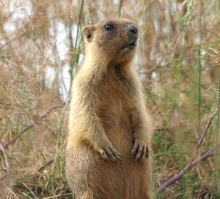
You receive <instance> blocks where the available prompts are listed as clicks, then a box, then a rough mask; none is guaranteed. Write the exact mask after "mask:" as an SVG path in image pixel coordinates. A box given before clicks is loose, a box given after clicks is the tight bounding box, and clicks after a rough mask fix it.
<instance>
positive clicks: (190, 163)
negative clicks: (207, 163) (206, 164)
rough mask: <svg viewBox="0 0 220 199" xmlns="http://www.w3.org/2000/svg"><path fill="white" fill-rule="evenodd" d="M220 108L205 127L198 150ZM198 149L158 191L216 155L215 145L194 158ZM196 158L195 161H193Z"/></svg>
mask: <svg viewBox="0 0 220 199" xmlns="http://www.w3.org/2000/svg"><path fill="white" fill-rule="evenodd" d="M218 110H219V108H217V110H216V111H215V112H214V114H213V115H212V117H211V118H210V119H209V121H208V123H207V125H206V127H205V130H204V132H203V134H202V136H201V137H200V139H199V142H198V146H197V150H198V149H199V148H200V147H201V145H202V143H203V141H204V137H205V135H206V134H207V132H208V129H209V128H210V126H211V124H212V120H213V118H214V116H215V115H216V114H217V112H218ZM197 150H196V151H195V152H194V154H193V156H192V158H191V160H190V162H189V163H188V164H187V165H186V166H185V167H184V169H183V170H182V171H180V172H179V173H178V174H177V175H175V176H174V177H172V178H170V179H168V180H166V181H165V182H164V183H163V184H162V185H161V186H160V187H159V188H158V189H157V192H158V193H160V192H162V191H163V190H164V189H165V188H167V187H168V186H170V185H171V184H173V183H174V182H176V181H177V180H179V179H181V178H182V176H183V174H184V173H185V172H186V171H188V170H189V169H191V168H192V167H194V166H195V165H197V164H199V163H200V162H201V161H203V160H205V159H206V158H208V157H210V156H213V155H214V150H215V147H212V148H211V149H209V151H208V152H206V153H205V154H204V155H202V156H200V157H199V158H198V159H197V160H194V159H195V156H196V153H197ZM193 160H194V161H193Z"/></svg>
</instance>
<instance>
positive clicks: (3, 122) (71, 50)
mask: <svg viewBox="0 0 220 199" xmlns="http://www.w3.org/2000/svg"><path fill="white" fill-rule="evenodd" d="M0 8H1V9H0V149H1V150H0V198H2V199H6V198H10V199H17V198H19V199H20V198H22V199H23V198H44V199H46V198H48V199H49V198H73V197H72V196H71V194H70V191H69V189H68V186H67V182H66V178H65V173H64V165H65V162H64V160H65V158H64V157H65V142H66V140H65V139H66V136H67V131H68V129H67V120H68V111H69V108H68V105H69V103H68V102H69V88H70V85H71V81H72V80H73V78H74V75H75V74H76V72H77V70H78V68H80V64H81V62H82V59H83V41H82V36H81V28H82V27H83V26H84V25H87V24H94V23H96V22H98V21H100V20H103V19H107V18H118V17H122V18H127V19H130V20H132V21H133V22H134V23H136V24H137V26H138V27H139V33H140V34H139V42H138V49H137V56H136V59H135V67H136V70H137V71H138V73H139V74H140V77H141V80H142V81H143V84H144V88H145V92H146V106H147V107H148V109H149V110H150V112H151V114H152V116H153V118H154V126H155V133H154V137H153V147H154V194H155V198H174V199H176V198H185V199H191V198H192V199H194V198H198V199H199V198H201V199H203V198H204V199H209V198H212V199H214V198H216V199H217V198H220V166H219V165H220V156H219V155H220V154H219V151H220V136H219V133H220V130H219V128H220V126H219V122H220V121H219V105H220V94H219V92H220V91H219V88H220V67H219V66H220V1H219V0H209V1H207V0H136V1H135V0H113V1H112V0H105V1H101V0H85V1H83V0H65V1H61V0H0ZM182 174H183V175H182ZM173 177H174V178H173ZM177 179H179V180H177ZM164 182H165V183H166V184H165V185H164V186H162V185H163V183H164ZM168 185H169V186H168Z"/></svg>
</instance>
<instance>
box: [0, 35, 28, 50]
mask: <svg viewBox="0 0 220 199" xmlns="http://www.w3.org/2000/svg"><path fill="white" fill-rule="evenodd" d="M25 34H26V32H24V33H22V34H20V35H18V36H16V37H14V38H13V39H11V40H10V41H8V42H6V43H5V44H4V45H2V46H1V47H0V51H1V50H2V48H4V47H5V46H7V45H9V44H10V43H11V42H13V41H15V40H16V39H18V38H20V37H23V36H24V35H25Z"/></svg>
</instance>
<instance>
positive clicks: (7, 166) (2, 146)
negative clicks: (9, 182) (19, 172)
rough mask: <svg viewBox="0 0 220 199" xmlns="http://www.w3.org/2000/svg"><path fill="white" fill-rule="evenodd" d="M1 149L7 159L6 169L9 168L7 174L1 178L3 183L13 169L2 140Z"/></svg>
mask: <svg viewBox="0 0 220 199" xmlns="http://www.w3.org/2000/svg"><path fill="white" fill-rule="evenodd" d="M0 148H1V150H2V152H3V156H4V159H5V164H6V168H7V172H6V174H5V175H3V176H1V177H0V181H2V180H3V179H4V178H6V177H7V176H8V175H9V174H10V171H11V167H10V164H9V161H8V156H7V154H6V150H5V147H4V145H3V144H2V142H1V140H0Z"/></svg>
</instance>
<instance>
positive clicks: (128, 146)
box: [66, 19, 152, 199]
mask: <svg viewBox="0 0 220 199" xmlns="http://www.w3.org/2000/svg"><path fill="white" fill-rule="evenodd" d="M83 36H84V42H85V59H84V62H83V64H82V67H81V69H80V70H79V72H78V73H77V75H76V77H75V79H74V81H73V85H72V100H71V104H70V116H69V135H68V141H67V151H66V152H67V153H66V175H67V181H68V184H69V186H70V188H71V190H72V192H73V194H74V195H75V198H76V199H152V190H151V185H152V175H151V173H152V168H151V167H152V160H151V159H152V158H151V135H152V122H151V118H150V116H149V114H148V112H147V110H146V107H145V103H144V96H143V93H142V86H141V82H140V80H139V78H138V75H137V73H136V72H135V69H134V66H133V59H134V55H135V48H136V45H137V39H138V29H137V27H136V26H135V25H134V24H133V23H132V22H130V21H128V20H125V19H112V20H105V21H101V22H99V23H97V24H95V25H88V26H86V27H84V28H83Z"/></svg>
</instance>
